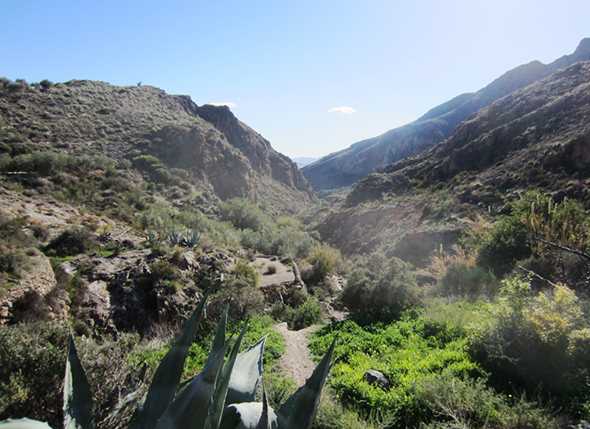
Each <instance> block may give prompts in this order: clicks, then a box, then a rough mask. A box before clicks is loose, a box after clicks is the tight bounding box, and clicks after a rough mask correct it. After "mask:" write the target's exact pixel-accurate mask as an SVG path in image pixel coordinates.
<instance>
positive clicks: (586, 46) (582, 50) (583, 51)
mask: <svg viewBox="0 0 590 429" xmlns="http://www.w3.org/2000/svg"><path fill="white" fill-rule="evenodd" d="M588 54H590V37H585V38H583V39H582V40H581V41H580V44H579V45H578V47H577V48H576V51H575V52H574V55H576V56H578V55H588Z"/></svg>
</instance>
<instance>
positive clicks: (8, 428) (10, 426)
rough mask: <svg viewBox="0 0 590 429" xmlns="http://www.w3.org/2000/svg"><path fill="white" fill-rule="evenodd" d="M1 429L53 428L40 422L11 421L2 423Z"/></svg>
mask: <svg viewBox="0 0 590 429" xmlns="http://www.w3.org/2000/svg"><path fill="white" fill-rule="evenodd" d="M0 429H51V426H49V425H48V424H47V423H45V422H40V421H38V420H31V419H9V420H3V421H1V422H0Z"/></svg>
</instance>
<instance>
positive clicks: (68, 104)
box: [0, 81, 311, 211]
mask: <svg viewBox="0 0 590 429" xmlns="http://www.w3.org/2000/svg"><path fill="white" fill-rule="evenodd" d="M0 121H2V123H3V130H4V131H3V134H2V140H3V143H4V144H3V146H2V150H3V151H4V152H9V153H15V152H16V153H21V152H22V153H24V152H30V151H39V150H55V151H59V152H61V153H64V152H67V153H71V154H78V155H101V156H106V157H109V158H112V159H114V160H117V161H120V160H127V161H129V162H131V163H132V165H133V166H134V167H135V168H136V169H138V170H140V171H142V173H143V174H144V175H145V174H152V175H153V174H154V173H155V174H158V171H154V170H159V172H160V173H163V172H164V170H169V171H168V173H170V174H172V175H174V174H175V173H177V175H180V176H182V177H183V178H184V179H186V180H188V181H189V182H192V183H193V184H195V185H197V186H199V187H201V188H203V189H205V190H210V191H212V193H214V194H215V195H216V196H217V197H219V198H221V199H226V198H231V197H247V198H250V199H252V200H256V201H259V202H261V203H267V204H268V205H269V206H273V207H275V208H276V209H279V210H290V211H292V210H296V209H297V208H298V207H301V206H302V204H305V202H306V201H309V200H310V198H311V193H310V188H309V185H308V184H307V182H306V180H305V178H304V177H303V176H302V174H301V173H300V172H299V170H298V169H297V166H296V165H295V163H293V162H292V161H291V160H290V159H289V158H287V157H286V156H284V155H281V154H279V153H278V152H276V151H275V150H273V149H272V147H271V146H270V143H269V142H268V141H267V140H265V139H264V138H263V137H262V136H260V135H259V134H258V133H256V132H255V131H254V130H252V129H251V128H249V127H248V126H246V125H245V124H243V123H242V122H240V121H239V120H238V119H237V118H236V117H235V116H234V115H233V114H232V113H231V111H230V110H229V109H228V108H227V107H215V106H209V105H206V106H201V107H199V106H197V105H196V104H195V103H194V102H193V101H192V100H191V99H190V98H189V97H187V96H174V95H168V94H166V93H165V92H164V91H162V90H160V89H158V88H154V87H150V86H137V87H117V86H113V85H109V84H107V83H104V82H94V81H70V82H66V83H63V84H56V85H51V84H50V83H47V82H45V83H44V85H35V86H29V85H26V84H25V83H18V82H16V83H9V82H4V83H3V85H2V89H0ZM154 156H155V158H157V159H156V160H154V159H153V158H151V157H154ZM158 162H159V163H162V164H163V165H156V164H157V163H158ZM163 169H164V170H163ZM175 169H180V170H182V171H184V172H182V171H177V170H175ZM187 175H188V176H187ZM166 177H167V173H166V172H164V174H162V178H163V179H166Z"/></svg>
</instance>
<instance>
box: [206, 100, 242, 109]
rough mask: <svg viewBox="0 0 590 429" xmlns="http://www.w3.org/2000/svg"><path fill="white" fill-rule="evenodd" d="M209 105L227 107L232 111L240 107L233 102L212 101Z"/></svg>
mask: <svg viewBox="0 0 590 429" xmlns="http://www.w3.org/2000/svg"><path fill="white" fill-rule="evenodd" d="M207 104H211V105H212V106H227V107H229V108H230V109H233V108H234V107H237V106H238V103H234V102H233V101H211V102H209V103H207Z"/></svg>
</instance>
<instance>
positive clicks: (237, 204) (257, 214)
mask: <svg viewBox="0 0 590 429" xmlns="http://www.w3.org/2000/svg"><path fill="white" fill-rule="evenodd" d="M221 216H222V219H223V220H226V221H229V222H231V223H232V224H233V225H234V226H235V227H236V228H238V229H251V230H252V231H260V230H262V228H263V227H264V226H265V225H267V224H269V223H270V219H269V217H268V216H267V215H266V214H265V213H264V212H263V211H262V210H261V209H260V208H259V207H258V206H256V205H254V204H252V203H251V202H249V201H248V200H246V199H243V198H233V199H231V200H229V201H226V202H224V203H223V204H222V205H221Z"/></svg>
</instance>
